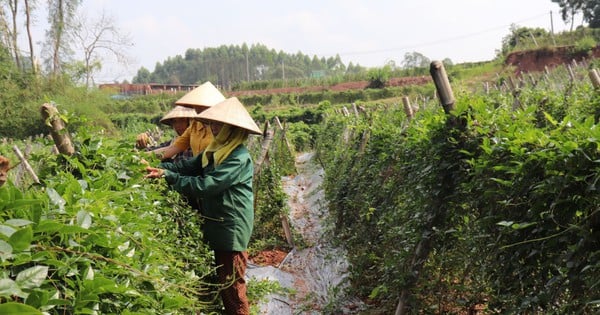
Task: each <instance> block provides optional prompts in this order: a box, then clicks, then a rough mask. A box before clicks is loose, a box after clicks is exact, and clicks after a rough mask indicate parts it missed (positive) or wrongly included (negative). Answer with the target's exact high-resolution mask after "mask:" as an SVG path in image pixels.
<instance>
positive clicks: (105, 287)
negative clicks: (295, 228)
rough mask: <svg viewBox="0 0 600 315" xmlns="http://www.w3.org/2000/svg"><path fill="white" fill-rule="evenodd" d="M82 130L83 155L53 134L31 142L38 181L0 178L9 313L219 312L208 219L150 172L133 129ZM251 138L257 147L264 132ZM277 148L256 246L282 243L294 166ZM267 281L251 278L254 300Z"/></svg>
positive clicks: (4, 297)
mask: <svg viewBox="0 0 600 315" xmlns="http://www.w3.org/2000/svg"><path fill="white" fill-rule="evenodd" d="M71 122H72V123H73V124H74V125H78V124H82V125H85V122H77V121H76V119H73V120H72V121H71ZM124 134H125V135H127V134H130V133H124ZM133 134H134V135H135V133H133ZM73 138H74V140H75V143H76V146H77V153H76V154H75V155H74V156H71V157H65V156H62V155H54V154H51V153H50V152H51V150H50V148H51V146H52V144H51V143H50V141H49V140H48V139H46V138H40V139H36V142H35V143H33V145H34V149H33V152H32V153H31V155H30V156H29V163H30V164H31V165H32V166H33V168H34V169H35V172H36V173H37V175H38V177H39V178H40V181H41V184H39V185H38V184H32V185H29V186H28V184H27V183H28V182H30V181H27V180H24V179H23V178H22V179H21V181H20V182H19V183H15V180H16V175H15V174H16V173H17V170H18V168H14V169H13V170H11V171H10V173H9V179H10V180H9V181H8V182H7V183H6V184H5V185H4V186H2V187H0V265H1V266H2V268H0V270H2V271H1V272H0V313H1V314H11V313H14V314H26V313H27V314H41V312H44V313H46V314H164V313H170V314H191V313H195V312H199V313H210V312H211V311H216V310H218V309H219V307H220V306H219V304H220V299H218V295H217V294H218V289H219V287H218V286H217V285H216V284H215V283H214V279H213V268H214V266H213V258H212V252H211V251H209V249H208V247H207V246H206V245H205V244H204V243H203V242H202V241H201V240H202V231H201V229H200V226H201V224H202V221H201V218H200V217H199V216H198V215H197V214H196V212H195V210H193V209H191V208H190V207H189V206H188V205H187V204H186V202H184V200H182V198H181V196H180V195H179V194H177V193H175V192H173V191H171V190H169V188H168V187H167V185H166V184H165V183H164V181H151V180H147V179H143V178H142V175H143V164H141V163H140V160H141V159H142V158H145V159H149V158H150V157H149V156H145V155H143V153H141V152H137V151H135V150H133V141H134V139H135V136H123V137H120V138H117V139H115V138H111V137H110V136H109V137H106V136H104V135H102V134H97V133H93V134H92V133H88V132H87V131H86V129H84V128H81V129H80V130H78V132H77V133H73ZM277 139H280V138H277ZM253 142H256V143H253V144H251V151H252V154H253V156H254V157H256V156H258V154H260V140H258V139H256V140H254V141H253ZM17 144H18V143H17ZM9 150H10V148H9V147H8V144H7V145H6V146H0V155H4V156H6V157H9V158H10V159H11V164H13V165H15V164H17V163H18V159H17V158H16V157H14V156H13V155H12V154H11V153H10V151H9ZM270 155H271V160H270V163H265V164H264V165H263V168H262V172H261V174H260V175H259V176H257V180H256V182H255V184H256V185H257V186H258V188H259V189H257V192H256V196H257V203H256V215H257V222H256V226H257V229H256V233H255V234H254V236H253V240H252V251H259V250H261V249H263V248H264V247H267V246H270V247H275V246H281V245H282V244H284V241H285V236H284V233H283V231H282V229H281V225H280V220H279V217H280V215H281V214H284V213H285V211H287V209H286V207H285V202H284V201H285V194H283V193H282V188H281V187H280V176H281V175H278V174H281V173H282V172H285V173H286V174H289V172H291V171H293V170H291V169H290V168H289V165H290V164H289V163H290V162H289V161H290V159H291V156H290V152H289V151H284V150H283V148H281V141H279V140H278V141H274V146H273V148H272V149H271V152H270ZM286 159H287V161H288V162H287V163H288V164H285V162H284V161H286ZM291 161H292V162H291V163H292V164H291V165H292V167H293V159H291ZM153 162H156V163H157V162H158V161H153ZM286 165H287V166H286ZM26 176H27V175H24V176H23V177H26ZM278 184H279V185H278ZM271 221H272V222H277V223H279V224H278V225H276V224H274V223H269V222H271ZM268 227H271V229H270V230H268V231H267V230H266V229H267V228H268ZM263 287H264V285H263V284H261V283H256V282H255V281H251V283H250V287H249V296H250V298H251V300H252V302H253V303H255V302H257V301H258V300H259V299H260V298H261V295H263V294H265V293H266V292H265V290H267V291H268V290H272V289H273V288H271V287H264V288H263Z"/></svg>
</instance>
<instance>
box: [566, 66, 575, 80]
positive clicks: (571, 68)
mask: <svg viewBox="0 0 600 315" xmlns="http://www.w3.org/2000/svg"><path fill="white" fill-rule="evenodd" d="M567 70H568V71H569V78H570V79H571V82H574V81H575V73H574V72H573V67H571V65H567Z"/></svg>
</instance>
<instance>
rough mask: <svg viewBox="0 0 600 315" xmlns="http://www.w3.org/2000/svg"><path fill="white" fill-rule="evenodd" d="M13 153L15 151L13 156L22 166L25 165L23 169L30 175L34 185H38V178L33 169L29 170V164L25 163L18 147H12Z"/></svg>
mask: <svg viewBox="0 0 600 315" xmlns="http://www.w3.org/2000/svg"><path fill="white" fill-rule="evenodd" d="M13 151H15V154H16V155H17V157H19V160H21V163H23V165H25V169H26V170H27V172H29V174H31V177H33V181H34V182H35V183H36V184H39V183H40V180H39V178H38V177H37V175H36V174H35V172H34V171H33V168H31V165H29V162H27V159H26V158H25V157H24V156H23V153H21V150H19V147H17V146H16V145H14V146H13Z"/></svg>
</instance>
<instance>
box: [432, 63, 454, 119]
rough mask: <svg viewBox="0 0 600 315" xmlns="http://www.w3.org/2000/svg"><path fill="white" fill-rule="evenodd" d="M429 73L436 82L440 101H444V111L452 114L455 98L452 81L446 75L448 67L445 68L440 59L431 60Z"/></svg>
mask: <svg viewBox="0 0 600 315" xmlns="http://www.w3.org/2000/svg"><path fill="white" fill-rule="evenodd" d="M429 73H430V74H431V77H432V78H433V82H434V83H435V88H436V91H437V94H438V95H439V98H440V102H441V103H442V107H443V108H444V112H445V113H446V114H450V112H451V111H452V110H453V109H454V102H455V100H454V94H453V93H452V87H451V86H450V81H449V80H448V76H447V75H446V69H444V64H443V63H442V62H441V61H438V60H436V61H433V62H431V65H430V66H429Z"/></svg>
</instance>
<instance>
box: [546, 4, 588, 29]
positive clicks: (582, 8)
mask: <svg viewBox="0 0 600 315" xmlns="http://www.w3.org/2000/svg"><path fill="white" fill-rule="evenodd" d="M552 2H554V3H557V4H558V5H559V6H560V13H561V16H562V19H563V21H565V23H567V22H569V21H570V22H571V30H573V25H574V23H575V15H577V14H581V15H582V16H583V22H587V23H589V26H590V27H591V28H600V2H598V0H552Z"/></svg>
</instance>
